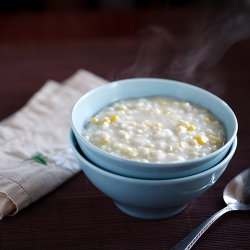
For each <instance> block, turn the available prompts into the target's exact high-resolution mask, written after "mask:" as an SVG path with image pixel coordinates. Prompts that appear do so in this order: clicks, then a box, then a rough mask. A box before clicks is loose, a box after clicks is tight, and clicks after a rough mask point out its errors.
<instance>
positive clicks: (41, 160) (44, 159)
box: [31, 152, 48, 165]
mask: <svg viewBox="0 0 250 250" xmlns="http://www.w3.org/2000/svg"><path fill="white" fill-rule="evenodd" d="M31 159H32V160H33V161H35V162H37V163H40V164H43V165H47V160H48V157H47V156H45V155H43V154H42V153H39V152H37V153H35V154H33V155H32V156H31Z"/></svg>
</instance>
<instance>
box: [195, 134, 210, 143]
mask: <svg viewBox="0 0 250 250" xmlns="http://www.w3.org/2000/svg"><path fill="white" fill-rule="evenodd" d="M196 140H197V141H198V143H199V144H206V143H207V142H208V138H207V137H206V136H205V135H198V136H197V137H196Z"/></svg>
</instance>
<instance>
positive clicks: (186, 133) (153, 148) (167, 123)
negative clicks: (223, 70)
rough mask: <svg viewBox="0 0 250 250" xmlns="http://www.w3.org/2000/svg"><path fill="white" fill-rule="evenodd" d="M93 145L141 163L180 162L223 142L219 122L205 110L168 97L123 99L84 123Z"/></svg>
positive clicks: (209, 150)
mask: <svg viewBox="0 0 250 250" xmlns="http://www.w3.org/2000/svg"><path fill="white" fill-rule="evenodd" d="M83 136H84V137H85V139H86V140H88V141H89V142H90V143H92V144H93V145H95V146H96V147H98V148H100V149H102V150H104V151H106V152H108V153H110V154H113V155H116V156H119V157H123V158H127V159H130V160H135V161H139V162H159V163H162V162H180V161H186V160H191V159H195V158H199V157H203V156H205V155H208V154H210V153H212V152H214V151H215V150H217V149H219V148H220V147H221V146H223V144H224V143H225V140H226V139H225V138H226V132H225V128H224V126H223V124H222V123H221V122H220V121H219V120H218V118H216V117H215V116H214V115H212V114H211V113H210V112H209V111H207V110H204V109H203V108H202V107H199V106H197V105H194V104H190V103H189V102H187V101H180V100H177V99H174V98H169V97H161V96H157V97H149V98H140V99H130V100H122V101H119V102H116V103H113V104H112V105H111V106H109V107H106V108H104V109H103V110H101V111H100V112H99V113H98V114H96V115H95V116H94V117H92V118H91V119H90V121H89V123H88V124H87V125H86V126H85V127H84V130H83Z"/></svg>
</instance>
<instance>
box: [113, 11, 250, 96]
mask: <svg viewBox="0 0 250 250" xmlns="http://www.w3.org/2000/svg"><path fill="white" fill-rule="evenodd" d="M140 35H142V36H144V37H145V38H144V41H143V43H142V45H141V46H140V48H139V51H138V54H137V57H136V60H135V62H134V63H133V64H132V65H131V66H130V67H129V68H127V69H125V70H123V71H121V72H118V73H117V74H116V76H115V79H124V78H133V77H161V78H167V79H174V80H179V81H184V82H188V83H191V84H194V85H197V86H200V87H202V88H205V89H207V90H209V91H211V92H214V93H215V94H217V95H220V94H222V93H223V91H224V88H225V85H224V83H222V82H221V81H220V80H219V76H218V73H217V72H216V71H215V66H216V65H217V63H218V62H219V61H220V60H221V58H222V57H223V56H224V54H225V53H226V51H227V50H228V49H229V48H230V47H231V46H232V45H233V44H234V43H236V42H239V41H241V40H244V39H246V38H248V37H250V16H249V14H243V13H240V14H239V13H237V14H236V13H233V12H229V11H228V12H227V13H225V14H223V15H220V16H219V17H216V18H214V17H213V18H211V16H210V17H208V18H206V20H203V21H202V22H199V26H197V25H192V29H191V30H190V32H189V33H188V35H186V36H185V37H174V36H173V35H172V34H171V33H170V32H169V31H168V30H166V29H164V28H161V27H155V26H152V27H148V28H146V29H144V30H142V31H140Z"/></svg>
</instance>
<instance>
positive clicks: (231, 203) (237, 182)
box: [172, 168, 250, 250]
mask: <svg viewBox="0 0 250 250" xmlns="http://www.w3.org/2000/svg"><path fill="white" fill-rule="evenodd" d="M223 199H224V201H225V203H226V204H227V206H226V207H225V208H223V209H221V210H220V211H218V212H217V213H215V214H214V215H213V216H211V217H210V218H209V219H208V220H206V221H205V222H204V223H203V224H201V225H200V226H199V227H198V228H197V229H195V230H194V231H193V232H192V233H191V234H189V235H188V236H187V237H186V238H185V239H184V240H182V241H181V242H180V243H179V244H177V245H176V246H175V247H174V248H172V250H178V249H179V250H187V249H191V247H192V246H193V245H194V244H195V243H196V241H197V240H198V239H199V238H200V237H201V235H202V234H203V233H204V232H205V231H206V230H207V229H208V228H209V227H210V226H211V225H212V224H213V222H214V221H216V220H217V219H218V218H219V217H220V216H221V215H223V214H225V213H226V212H230V211H234V210H250V168H248V169H246V170H244V171H243V172H241V173H240V174H239V175H237V176H236V177H234V178H233V179H232V180H231V181H230V182H229V183H228V184H227V185H226V187H225V189H224V191H223Z"/></svg>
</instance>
